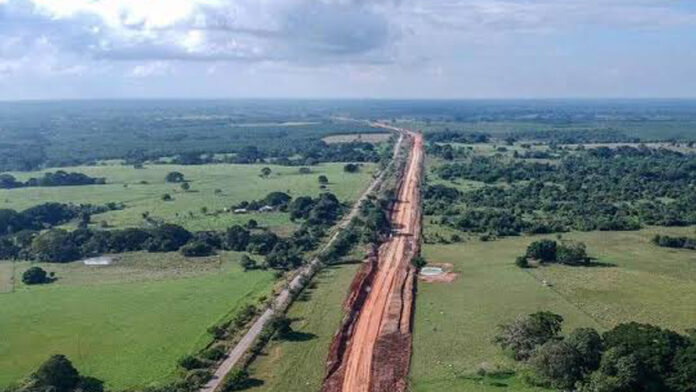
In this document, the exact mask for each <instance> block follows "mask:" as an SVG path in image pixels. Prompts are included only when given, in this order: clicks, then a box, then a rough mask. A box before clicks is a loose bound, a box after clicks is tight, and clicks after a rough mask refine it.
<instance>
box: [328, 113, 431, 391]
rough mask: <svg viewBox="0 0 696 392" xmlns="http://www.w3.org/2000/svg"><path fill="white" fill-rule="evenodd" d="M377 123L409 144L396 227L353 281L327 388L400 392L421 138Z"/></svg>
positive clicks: (407, 354) (407, 344) (407, 349)
mask: <svg viewBox="0 0 696 392" xmlns="http://www.w3.org/2000/svg"><path fill="white" fill-rule="evenodd" d="M377 126H381V127H384V128H388V129H391V130H395V131H398V132H401V133H402V134H404V136H405V137H407V138H408V139H409V140H410V142H411V151H410V153H409V159H408V162H407V165H406V168H405V172H404V174H403V176H402V178H401V181H400V186H399V189H398V192H397V195H398V198H397V201H396V203H395V205H394V207H393V209H392V212H391V216H390V218H391V222H392V226H393V227H396V228H398V230H396V231H395V232H394V233H393V234H392V236H391V238H389V239H388V240H387V241H386V242H384V243H383V244H382V245H381V246H380V247H379V249H377V250H376V251H375V252H373V253H372V254H371V257H369V258H368V260H367V262H366V263H364V264H363V266H362V267H361V269H360V271H359V272H358V273H357V275H356V277H355V279H354V280H353V283H352V285H351V291H350V293H349V295H348V298H347V300H346V302H345V307H346V313H347V314H346V317H345V318H344V321H343V323H342V325H341V327H340V329H339V331H338V332H337V334H336V335H335V336H334V340H333V342H332V344H331V348H330V352H329V358H328V360H327V375H326V378H325V380H324V385H323V387H322V391H324V392H338V391H346V392H348V391H350V392H368V391H372V392H382V391H384V392H387V391H389V392H392V391H397V392H398V391H405V390H406V386H407V384H406V377H407V374H408V367H409V361H410V358H411V317H412V315H411V313H412V308H413V293H414V284H415V279H414V275H415V269H414V267H413V266H412V264H411V258H412V257H413V256H414V255H415V254H417V253H418V249H419V243H420V231H421V229H420V219H421V213H420V177H421V171H422V165H423V138H422V136H421V135H420V134H417V133H414V132H410V131H406V130H403V129H398V128H394V127H391V126H388V125H383V124H377Z"/></svg>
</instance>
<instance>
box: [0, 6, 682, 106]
mask: <svg viewBox="0 0 696 392" xmlns="http://www.w3.org/2000/svg"><path fill="white" fill-rule="evenodd" d="M264 97H267V98H277V97H282V98H558V97H566V98H571V97H573V98H590V97H601V98H607V97H629V98H676V97H696V1H694V0H688V1H680V0H490V1H489V0H0V100H24V99H93V98H264Z"/></svg>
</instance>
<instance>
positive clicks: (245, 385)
mask: <svg viewBox="0 0 696 392" xmlns="http://www.w3.org/2000/svg"><path fill="white" fill-rule="evenodd" d="M263 384H264V382H263V380H259V379H258V378H248V379H246V380H244V382H242V383H240V384H239V385H238V386H237V387H236V388H235V389H234V390H235V391H243V390H245V389H249V388H257V387H260V386H261V385H263Z"/></svg>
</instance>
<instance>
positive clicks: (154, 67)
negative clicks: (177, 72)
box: [129, 61, 172, 78]
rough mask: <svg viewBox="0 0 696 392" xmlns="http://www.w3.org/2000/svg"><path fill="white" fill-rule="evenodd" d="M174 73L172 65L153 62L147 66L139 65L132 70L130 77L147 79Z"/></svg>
mask: <svg viewBox="0 0 696 392" xmlns="http://www.w3.org/2000/svg"><path fill="white" fill-rule="evenodd" d="M170 73H172V67H171V65H170V64H168V63H166V62H163V61H152V62H149V63H147V64H142V65H137V66H135V67H133V69H131V71H130V73H129V76H131V77H134V78H146V77H149V76H162V75H168V74H170Z"/></svg>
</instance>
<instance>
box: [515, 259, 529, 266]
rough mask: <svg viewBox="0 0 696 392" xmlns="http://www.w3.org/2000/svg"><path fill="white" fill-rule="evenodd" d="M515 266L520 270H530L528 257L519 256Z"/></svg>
mask: <svg viewBox="0 0 696 392" xmlns="http://www.w3.org/2000/svg"><path fill="white" fill-rule="evenodd" d="M515 265H516V266H518V267H520V268H528V267H529V260H527V256H519V257H518V258H516V259H515Z"/></svg>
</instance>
